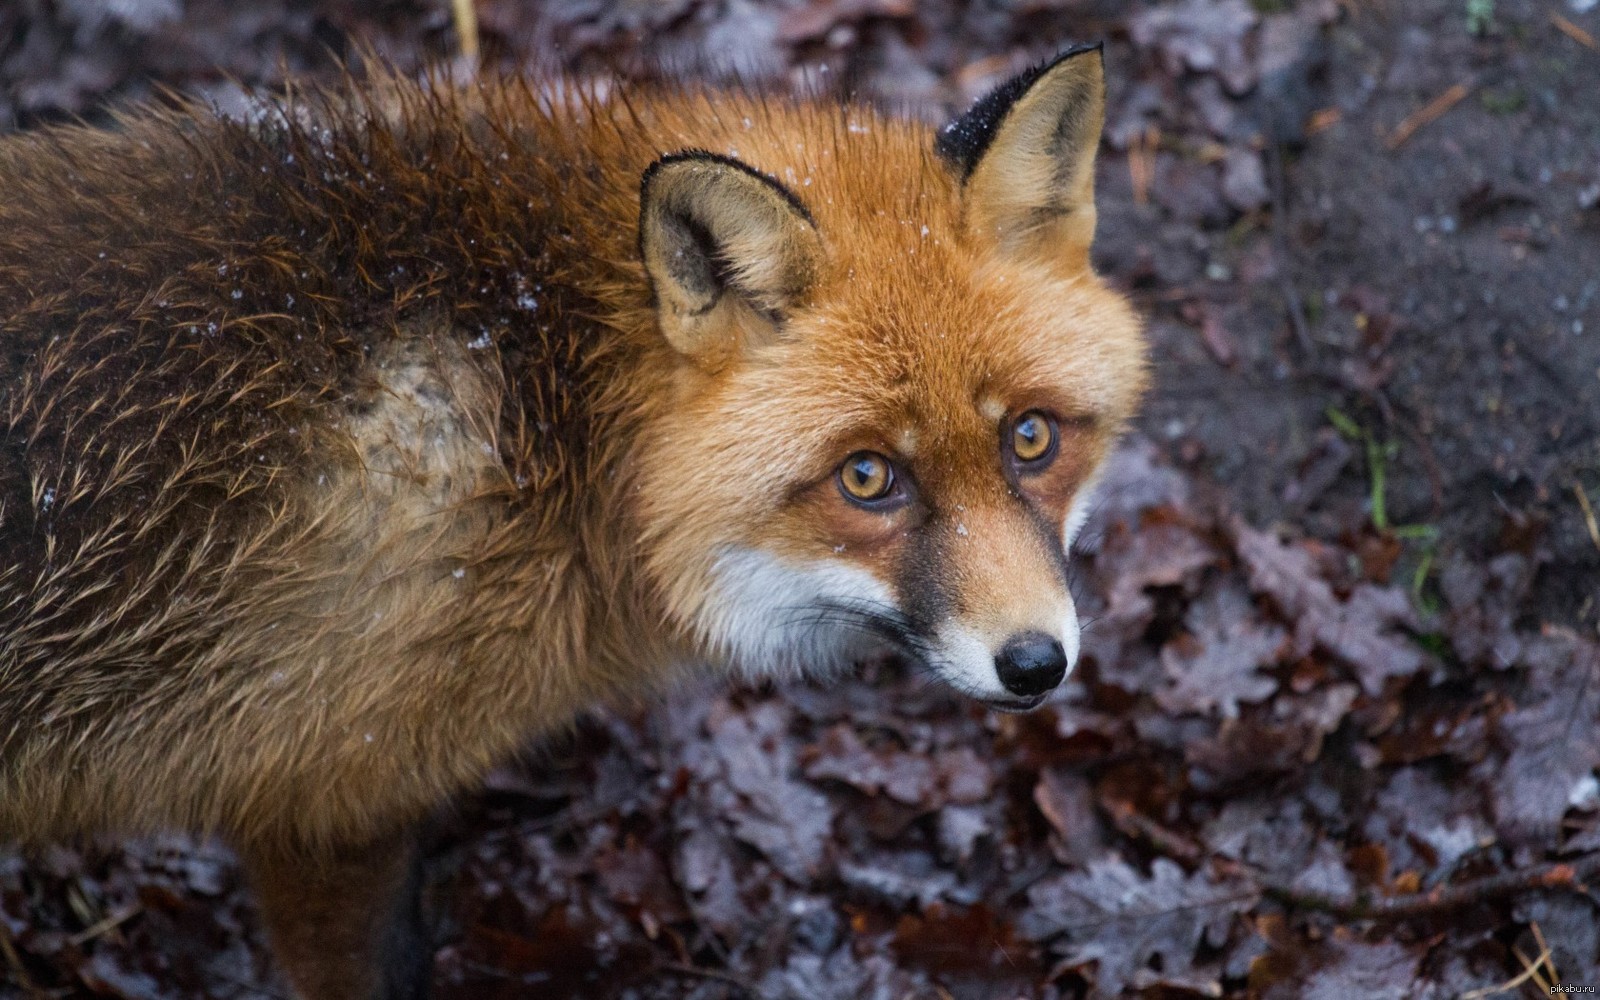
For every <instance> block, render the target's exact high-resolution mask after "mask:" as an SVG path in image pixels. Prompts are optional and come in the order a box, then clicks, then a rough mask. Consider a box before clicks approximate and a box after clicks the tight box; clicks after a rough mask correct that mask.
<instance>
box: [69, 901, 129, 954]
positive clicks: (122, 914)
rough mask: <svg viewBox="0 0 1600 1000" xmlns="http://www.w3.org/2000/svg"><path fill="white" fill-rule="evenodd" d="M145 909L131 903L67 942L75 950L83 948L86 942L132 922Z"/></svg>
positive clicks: (107, 915)
mask: <svg viewBox="0 0 1600 1000" xmlns="http://www.w3.org/2000/svg"><path fill="white" fill-rule="evenodd" d="M143 909H144V907H142V906H140V905H139V904H138V903H129V904H128V905H127V906H124V907H122V908H121V909H119V910H116V911H115V912H113V913H108V914H106V916H105V917H104V918H102V919H100V920H97V921H95V923H94V924H93V925H92V926H90V927H86V928H84V929H83V930H81V931H79V932H78V933H76V934H74V935H72V936H71V937H69V938H67V940H68V941H69V942H71V944H72V946H73V947H75V948H77V947H82V946H83V945H84V944H85V943H86V942H89V941H93V940H94V939H95V938H97V937H99V936H100V935H102V934H105V933H107V932H108V931H111V930H114V929H115V928H117V927H119V926H121V925H122V924H125V923H127V922H128V921H129V920H132V919H133V918H134V917H135V916H136V915H138V914H139V913H140V911H142V910H143Z"/></svg>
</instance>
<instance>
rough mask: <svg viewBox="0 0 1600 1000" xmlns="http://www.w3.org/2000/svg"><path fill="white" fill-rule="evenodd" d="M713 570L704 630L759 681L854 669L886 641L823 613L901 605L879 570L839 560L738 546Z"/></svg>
mask: <svg viewBox="0 0 1600 1000" xmlns="http://www.w3.org/2000/svg"><path fill="white" fill-rule="evenodd" d="M712 572H713V581H714V582H713V587H714V590H715V593H714V594H713V595H712V599H711V600H710V601H708V602H707V605H706V610H705V612H704V619H703V621H702V622H701V629H702V634H703V635H704V636H705V639H706V644H707V647H708V648H709V649H710V650H711V651H713V653H714V654H715V655H717V656H718V657H719V658H721V659H723V660H724V661H725V662H726V663H728V664H729V665H730V666H732V667H733V668H734V669H735V670H737V671H738V672H739V673H741V674H743V675H744V676H745V677H746V678H749V679H751V680H760V679H764V678H784V677H795V676H799V675H802V674H818V673H824V674H825V673H830V672H835V671H841V670H845V669H848V668H849V667H850V666H852V665H853V664H854V663H855V662H856V661H857V660H859V659H861V658H863V657H865V656H868V655H870V654H871V653H873V652H875V651H877V650H879V649H880V648H881V647H880V646H879V644H878V643H877V641H876V640H874V639H873V638H872V637H871V636H869V635H867V634H865V633H863V632H861V631H860V630H859V629H856V628H852V627H850V626H849V625H847V624H843V623H838V624H835V623H829V622H818V621H817V618H818V616H819V615H824V614H826V613H827V612H828V608H829V605H830V604H837V603H845V604H864V603H874V604H878V605H881V606H883V607H885V608H893V607H894V606H895V605H894V597H893V595H892V594H891V593H890V591H889V588H888V587H886V586H885V585H884V584H883V582H882V581H880V580H879V579H878V578H877V577H875V576H873V575H872V574H871V573H868V572H867V571H865V570H862V569H857V568H855V567H852V566H846V565H842V564H839V563H831V562H821V561H815V562H801V561H797V560H789V559H783V558H781V557H779V556H775V555H773V554H771V553H769V552H763V551H761V550H760V549H748V548H730V549H728V550H726V551H725V552H723V554H722V555H720V556H719V557H718V558H717V561H716V565H715V567H714V568H713V571H712ZM991 672H992V671H991Z"/></svg>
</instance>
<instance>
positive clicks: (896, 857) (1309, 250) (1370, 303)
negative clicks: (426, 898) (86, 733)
mask: <svg viewBox="0 0 1600 1000" xmlns="http://www.w3.org/2000/svg"><path fill="white" fill-rule="evenodd" d="M530 6H531V5H529V4H525V3H515V2H512V0H481V2H480V3H479V4H478V10H479V18H480V28H481V32H482V38H483V42H484V59H485V62H486V63H487V64H489V65H491V66H503V67H506V68H516V67H518V66H529V65H534V66H552V65H559V66H561V67H564V68H566V69H567V70H569V71H572V72H575V73H580V74H583V73H600V72H609V71H613V70H620V71H621V72H622V73H623V74H624V75H628V76H639V75H649V74H652V73H657V72H659V69H658V68H657V67H659V66H661V65H667V66H671V67H674V71H675V72H694V73H698V74H700V75H706V74H716V73H724V72H727V71H730V70H732V71H736V72H738V73H741V74H743V75H745V76H746V77H750V78H756V79H764V80H776V81H785V82H788V83H790V84H792V85H795V86H801V85H814V84H816V83H817V82H818V81H821V82H822V83H823V84H824V85H829V86H839V87H842V88H844V89H848V90H853V91H855V92H858V93H860V94H861V95H863V96H867V97H871V98H873V99H877V100H881V101H884V102H886V103H888V104H890V105H891V106H894V107H899V108H903V109H906V110H908V111H909V112H910V113H914V114H922V115H926V116H928V117H929V118H930V119H931V120H938V119H940V118H942V117H943V116H945V115H947V114H948V113H950V112H951V111H952V110H955V109H958V108H960V107H962V106H964V105H965V104H967V103H968V102H970V101H971V100H972V99H973V98H974V97H976V96H977V95H978V94H980V93H981V92H982V91H983V90H985V89H986V88H987V87H988V86H990V85H992V84H994V83H996V82H998V81H1000V80H1001V79H1003V78H1005V77H1006V76H1007V75H1008V74H1010V73H1012V72H1014V71H1016V70H1018V69H1020V68H1022V67H1023V66H1025V65H1027V64H1028V63H1029V62H1031V61H1033V60H1036V59H1038V58H1041V57H1044V56H1047V55H1049V54H1050V53H1052V52H1053V51H1056V50H1058V49H1060V48H1062V47H1064V46H1065V45H1066V44H1068V43H1069V42H1072V41H1077V40H1085V39H1105V40H1106V41H1107V43H1108V47H1107V56H1106V58H1107V65H1108V69H1109V74H1110V115H1109V121H1108V127H1107V137H1106V143H1105V147H1104V150H1103V156H1102V159H1101V165H1100V175H1099V176H1100V186H1099V191H1100V203H1101V210H1100V220H1101V221H1100V238H1099V242H1098V245H1097V253H1096V257H1097V261H1098V263H1099V266H1100V267H1101V269H1102V270H1103V271H1104V272H1105V273H1106V274H1107V275H1108V276H1109V277H1110V278H1111V279H1112V280H1113V281H1114V282H1115V283H1116V284H1117V285H1118V286H1119V287H1121V288H1123V289H1124V290H1126V291H1128V292H1129V293H1130V294H1131V295H1132V296H1133V297H1134V298H1135V299H1136V300H1137V302H1138V303H1139V305H1140V307H1141V309H1142V311H1143V312H1144V313H1145V314H1146V315H1147V317H1148V319H1149V324H1150V330H1151V334H1152V358H1153V360H1154V365H1155V371H1156V376H1157V377H1156V385H1155V389H1154V391H1153V393H1152V395H1151V397H1150V399H1149V402H1148V405H1147V406H1146V408H1145V411H1144V414H1143V416H1142V417H1141V419H1140V420H1139V421H1138V424H1137V427H1136V429H1135V431H1134V433H1133V434H1132V435H1131V436H1130V439H1129V441H1128V443H1127V445H1126V447H1125V448H1124V449H1123V450H1122V451H1121V452H1120V453H1119V455H1118V457H1117V459H1116V463H1115V468H1114V472H1113V475H1112V481H1111V482H1110V483H1108V484H1107V487H1106V489H1105V499H1104V502H1103V504H1102V506H1101V509H1100V510H1099V511H1098V512H1097V514H1096V517H1095V522H1094V524H1093V526H1092V527H1091V528H1090V529H1089V530H1087V531H1086V532H1085V533H1084V537H1083V539H1082V541H1081V543H1080V546H1079V548H1080V549H1081V553H1080V574H1079V579H1078V581H1077V591H1078V595H1079V600H1080V609H1081V613H1082V614H1083V615H1084V617H1085V618H1086V619H1087V620H1089V621H1090V625H1089V627H1088V630H1087V632H1086V635H1085V642H1084V655H1083V660H1082V664H1081V666H1080V669H1079V670H1078V671H1077V672H1076V673H1075V674H1074V676H1073V677H1072V678H1071V679H1070V680H1069V682H1068V683H1067V684H1065V685H1064V686H1063V688H1062V689H1061V690H1060V691H1059V692H1058V694H1057V695H1056V696H1055V697H1054V698H1053V699H1052V700H1051V701H1050V702H1049V703H1048V704H1047V705H1046V706H1045V707H1044V708H1043V709H1041V710H1040V711H1038V712H1036V713H1033V714H1031V715H1028V716H1023V717H1010V716H1006V717H1001V716H995V715H991V714H988V713H986V712H984V711H982V710H981V709H980V708H977V707H975V706H973V705H971V704H968V703H966V702H963V701H961V700H960V699H959V698H957V697H956V696H954V695H952V694H949V693H947V692H946V691H944V690H943V689H941V688H937V687H933V686H929V685H927V684H926V683H924V682H923V681H922V680H921V679H920V678H916V677H911V676H905V675H902V674H900V673H897V672H896V671H894V670H893V669H890V668H874V669H871V670H868V671H866V675H865V676H862V677H860V678H857V679H853V680H851V681H849V682H847V683H844V684H842V685H838V686H834V687H831V688H827V689H824V688H820V687H813V686H807V685H797V686H793V687H789V688H784V689H781V690H740V691H733V692H726V691H694V692H687V693H685V694H683V695H682V696H680V697H678V698H677V699H676V700H674V701H673V702H672V703H671V704H669V705H667V706H665V707H663V708H660V709H658V710H656V711H654V712H652V713H649V714H647V715H640V716H638V717H629V718H624V717H615V716H596V717H594V718H593V719H591V720H588V721H586V722H585V723H584V724H583V725H582V726H581V727H580V729H579V732H578V734H577V735H576V736H575V737H574V738H572V739H571V740H569V741H564V742H563V743H562V744H561V745H559V746H544V747H539V748H536V749H532V750H530V751H529V754H528V756H527V759H526V761H524V762H523V763H522V764H519V765H514V766H507V767H505V768H502V769H501V770H499V771H497V772H495V774H494V775H492V776H491V778H490V780H489V781H488V783H487V785H486V788H485V791H484V792H483V794H482V795H481V796H479V797H478V798H477V799H476V800H475V801H473V802H471V803H468V804H466V805H465V806H464V807H463V808H462V809H461V811H460V813H459V815H457V816H456V817H454V818H453V819H452V820H451V821H450V822H449V823H447V824H446V825H445V828H444V829H442V830H441V832H440V835H439V838H438V845H437V849H436V851H435V857H434V864H433V866H432V868H433V870H434V873H435V875H436V879H435V881H436V886H435V889H436V892H435V895H436V897H437V902H438V905H437V907H436V909H437V911H438V912H439V914H440V916H439V919H438V923H437V928H436V940H437V942H438V952H437V967H438V979H437V982H438V994H439V995H440V996H441V997H443V998H446V1000H451V998H494V997H502V996H504V997H511V996H538V997H550V998H557V1000H560V998H566V997H573V998H578V997H582V998H595V1000H607V998H618V1000H620V998H637V1000H647V998H691V997H692V998H701V1000H716V998H734V997H762V998H780V997H782V998H788V997H794V998H855V997H875V998H876V997H882V998H885V1000H888V998H902V997H917V998H923V997H928V998H936V997H938V998H962V1000H967V998H971V1000H993V998H1010V997H1028V998H1033V997H1039V998H1049V997H1076V996H1086V995H1097V994H1098V995H1104V996H1114V995H1117V994H1118V993H1120V992H1123V991H1128V992H1140V991H1143V992H1145V993H1147V994H1148V995H1152V996H1163V997H1184V996H1218V995H1248V996H1256V997H1298V996H1306V997H1330V998H1331V997H1350V996H1368V995H1371V996H1380V995H1381V996H1399V995H1402V994H1404V995H1407V996H1417V997H1441V998H1442V997H1458V996H1488V995H1532V994H1534V993H1537V994H1539V995H1547V994H1548V992H1549V987H1550V986H1551V985H1554V984H1555V983H1558V982H1560V983H1566V984H1571V985H1580V986H1581V985H1587V986H1593V987H1596V988H1600V895H1597V894H1596V893H1595V892H1594V891H1593V889H1594V888H1595V885H1594V884H1592V883H1591V879H1593V878H1597V877H1600V875H1597V872H1600V861H1597V860H1596V859H1597V858H1600V781H1597V780H1596V767H1597V766H1600V738H1597V736H1596V728H1597V725H1600V640H1597V622H1600V607H1597V602H1600V527H1597V525H1596V513H1595V510H1596V508H1600V97H1597V95H1600V44H1597V42H1596V36H1600V8H1597V6H1596V4H1595V3H1594V0H1498V2H1495V0H1487V2H1484V0H1404V2H1401V0H1347V2H1335V0H1255V2H1254V3H1250V2H1246V0H1216V2H1205V0H1183V2H1177V3H1161V4H1157V3H1128V4H1124V3H1116V2H1111V0H1012V2H1009V3H1002V2H999V0H990V2H981V0H978V2H971V3H966V2H957V0H934V2H931V3H912V2H911V0H790V2H772V3H758V2H755V0H661V2H656V3H644V2H637V0H633V2H630V0H554V2H551V3H548V4H544V5H542V8H541V12H540V14H539V16H538V17H534V16H531V15H530V14H529V13H528V12H527V9H526V8H529V7H530ZM359 47H365V48H367V49H368V50H370V51H375V52H377V53H379V54H381V55H382V56H384V57H385V58H387V59H390V60H392V61H393V62H395V63H396V64H397V65H399V66H401V67H402V68H411V67H416V66H420V65H422V64H424V63H426V62H428V61H431V60H437V59H441V58H444V59H448V58H452V57H454V56H455V55H456V53H457V41H456V38H455V36H454V34H453V31H452V26H451V20H450V16H449V11H448V5H447V4H444V3H434V4H427V3H422V2H413V0H392V2H386V3H382V4H357V3H355V2H353V0H343V2H341V0H334V2H324V0H276V2H266V3H260V4H249V5H243V4H238V5H236V4H230V3H227V2H226V0H190V2H187V3H184V2H181V0H70V2H69V0H62V2H59V3H53V4H51V3H39V2H30V3H22V4H8V5H5V6H3V7H0V129H6V128H30V127H36V126H38V125H40V124H43V123H48V122H51V121H55V120H59V119H61V118H64V117H69V116H73V115H80V114H82V115H87V116H89V117H90V118H91V119H94V118H96V117H98V116H101V115H103V113H104V109H105V108H106V107H107V106H109V105H113V104H115V103H117V102H121V101H126V100H131V99H138V98H140V97H142V96H145V95H148V94H149V93H151V92H152V89H153V88H154V87H156V86H157V85H162V86H170V87H174V88H176V89H178V90H180V91H183V92H187V93H198V94H205V95H209V96H210V97H212V98H213V99H215V100H217V101H218V102H219V104H222V105H224V106H226V105H227V103H228V102H229V101H230V100H232V99H233V98H234V97H235V96H236V95H237V93H238V91H237V87H236V85H235V84H234V83H232V82H230V81H231V80H239V81H243V82H245V83H249V84H265V85H268V86H271V85H273V84H275V83H277V82H279V81H281V79H282V78H283V75H284V74H285V73H290V74H295V75H312V76H316V75H319V74H322V75H326V74H328V73H330V72H331V71H332V67H333V64H334V62H335V60H336V59H338V58H339V57H341V56H346V55H348V54H350V53H352V52H354V51H355V50H356V49H357V48H359ZM829 81H833V82H832V83H829ZM4 196H5V193H4V192H0V197H4ZM1496 989H1503V990H1505V991H1506V992H1505V993H1503V994H1496V993H1495V990H1496ZM281 995H284V990H283V987H282V986H281V985H280V984H277V983H276V981H275V980H274V978H273V974H272V971H271V968H270V965H269V963H268V961H267V959H266V957H265V951H264V947H263V944H262V941H261V940H260V934H259V930H258V928H257V926H256V924H255V921H254V916H253V911H252V909H251V905H250V902H249V897H248V894H247V892H246V890H245V888H244V886H243V885H242V883H241V881H240V879H239V876H238V873H237V870H236V868H235V866H234V864H233V861H232V858H231V856H230V855H229V854H228V853H227V851H226V850H225V849H223V848H221V847H219V846H214V845H204V844H202V845H196V844H194V843H192V842H190V841H187V840H184V839H166V840H147V841H140V842H136V843H129V844H103V845H94V846H93V847H92V848H85V849H81V850H80V849H78V848H76V847H69V846H65V845H63V846H60V847H56V848H52V849H49V850H45V851H42V852H40V851H35V852H31V853H29V854H26V855H24V854H18V853H0V996H4V997H13V996H15V997H21V996H52V997H69V996H110V997H127V998H157V997H159V998H177V997H218V998H232V997H239V998H244V997H262V996H281Z"/></svg>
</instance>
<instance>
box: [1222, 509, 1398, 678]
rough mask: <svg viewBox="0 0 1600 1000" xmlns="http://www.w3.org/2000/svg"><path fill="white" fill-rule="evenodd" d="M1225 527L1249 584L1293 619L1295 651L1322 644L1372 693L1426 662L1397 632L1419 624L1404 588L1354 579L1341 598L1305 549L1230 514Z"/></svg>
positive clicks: (1305, 651) (1287, 616)
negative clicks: (1356, 583)
mask: <svg viewBox="0 0 1600 1000" xmlns="http://www.w3.org/2000/svg"><path fill="white" fill-rule="evenodd" d="M1232 530H1233V535H1234V539H1235V543H1236V544H1237V546H1238V550H1239V557H1240V558H1241V559H1242V560H1243V561H1244V564H1245V566H1246V568H1247V569H1248V570H1249V573H1250V586H1251V588H1252V589H1253V590H1255V591H1256V592H1257V593H1260V594H1264V595H1266V596H1267V597H1270V598H1272V600H1273V602H1274V603H1276V604H1277V605H1278V608H1279V610H1281V611H1282V612H1283V614H1284V616H1285V617H1286V618H1288V619H1289V620H1290V621H1291V622H1292V623H1293V625H1294V634H1295V645H1296V647H1297V650H1296V651H1297V652H1299V653H1300V654H1302V655H1303V654H1305V653H1308V652H1310V651H1311V649H1312V648H1313V647H1321V648H1322V649H1325V650H1327V651H1328V652H1330V653H1332V654H1333V655H1335V656H1337V657H1339V658H1340V659H1341V660H1344V661H1345V662H1346V663H1348V664H1350V666H1351V667H1353V668H1354V669H1355V672H1356V677H1357V679H1358V680H1360V681H1361V686H1362V688H1363V689H1364V690H1365V691H1366V692H1367V694H1369V695H1373V696H1376V695H1379V694H1381V693H1382V692H1383V688H1384V685H1385V683H1386V682H1387V681H1388V679H1389V678H1391V677H1407V676H1410V675H1411V674H1414V673H1416V672H1417V671H1418V670H1421V669H1422V667H1423V666H1424V665H1425V664H1426V663H1427V657H1426V656H1425V655H1424V654H1423V652H1422V651H1421V650H1420V649H1418V648H1417V647H1416V646H1415V645H1413V644H1412V643H1411V642H1410V641H1409V640H1408V639H1407V638H1406V637H1405V634H1404V633H1403V632H1402V631H1401V629H1402V628H1410V629H1415V628H1417V627H1419V623H1418V621H1417V616H1416V611H1415V609H1413V608H1412V606H1411V601H1410V598H1409V597H1408V596H1407V595H1406V593H1405V592H1404V591H1402V590H1398V589H1396V588H1393V587H1374V586H1371V585H1370V584H1361V585H1359V586H1357V587H1356V588H1355V589H1354V590H1353V591H1352V592H1351V594H1350V597H1349V599H1348V600H1343V601H1342V600H1340V599H1339V598H1338V597H1337V596H1336V595H1335V594H1334V592H1333V588H1332V587H1331V586H1329V585H1328V583H1327V581H1326V580H1324V579H1322V577H1321V576H1320V575H1319V574H1318V572H1317V566H1316V560H1315V559H1314V558H1312V556H1311V555H1310V553H1308V552H1306V551H1305V549H1304V548H1302V547H1300V546H1298V545H1291V544H1287V543H1285V542H1282V541H1280V540H1279V539H1278V538H1277V536H1276V535H1274V534H1272V533H1270V532H1264V531H1256V530H1255V529H1253V528H1251V527H1249V526H1248V525H1246V524H1245V523H1244V522H1243V521H1240V520H1237V519H1235V520H1234V521H1233V523H1232Z"/></svg>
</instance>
